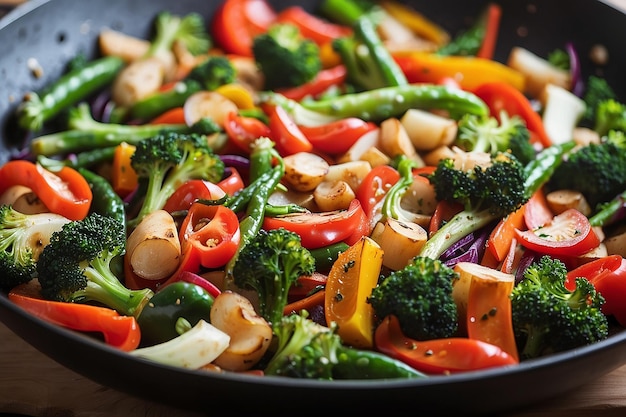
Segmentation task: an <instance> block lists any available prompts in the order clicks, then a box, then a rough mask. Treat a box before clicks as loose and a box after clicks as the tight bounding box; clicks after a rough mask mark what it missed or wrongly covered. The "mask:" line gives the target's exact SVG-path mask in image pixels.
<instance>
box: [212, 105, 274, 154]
mask: <svg viewBox="0 0 626 417" xmlns="http://www.w3.org/2000/svg"><path fill="white" fill-rule="evenodd" d="M224 131H225V132H226V134H227V135H228V138H229V139H230V141H231V142H232V143H233V144H234V145H235V146H236V147H237V148H238V149H240V150H241V151H243V152H244V153H246V154H250V146H251V145H252V143H253V142H254V141H255V140H256V139H257V138H259V137H262V136H266V137H269V136H271V134H272V131H271V130H270V127H269V126H268V125H266V124H265V123H263V122H262V121H260V120H259V119H257V118H255V117H248V116H240V115H238V114H237V113H235V112H230V113H228V115H227V116H226V120H225V121H224Z"/></svg>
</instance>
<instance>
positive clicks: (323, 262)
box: [310, 242, 350, 272]
mask: <svg viewBox="0 0 626 417" xmlns="http://www.w3.org/2000/svg"><path fill="white" fill-rule="evenodd" d="M349 247H350V246H349V245H348V244H347V243H345V242H337V243H333V244H332V245H328V246H324V247H321V248H317V249H311V250H310V252H311V255H312V256H313V258H315V268H316V269H317V270H318V271H319V272H327V271H330V269H331V268H332V266H333V264H334V263H335V261H336V260H337V258H338V257H339V254H340V253H341V252H345V251H346V250H347V249H348V248H349Z"/></svg>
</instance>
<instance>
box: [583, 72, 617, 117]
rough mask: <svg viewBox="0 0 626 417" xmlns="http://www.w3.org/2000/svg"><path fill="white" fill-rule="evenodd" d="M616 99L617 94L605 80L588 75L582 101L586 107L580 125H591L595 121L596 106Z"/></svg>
mask: <svg viewBox="0 0 626 417" xmlns="http://www.w3.org/2000/svg"><path fill="white" fill-rule="evenodd" d="M616 98H617V94H616V93H615V91H614V90H613V88H612V87H611V86H610V85H609V83H608V82H607V80H606V79H605V78H602V77H598V76H597V75H590V76H589V78H587V84H586V86H585V92H584V94H583V101H584V102H585V105H586V107H585V113H584V114H583V117H582V120H581V123H583V124H587V125H593V123H594V121H595V119H596V111H597V108H598V105H599V104H600V103H601V102H603V101H606V100H609V99H616Z"/></svg>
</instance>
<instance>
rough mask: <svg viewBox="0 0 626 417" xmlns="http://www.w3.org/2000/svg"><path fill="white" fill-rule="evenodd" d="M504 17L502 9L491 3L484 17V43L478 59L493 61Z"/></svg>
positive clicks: (479, 50) (478, 53)
mask: <svg viewBox="0 0 626 417" xmlns="http://www.w3.org/2000/svg"><path fill="white" fill-rule="evenodd" d="M501 16H502V8H501V7H500V5H498V4H496V3H489V4H488V5H487V10H486V11H485V15H484V17H483V18H484V28H485V29H484V30H485V34H484V36H483V43H482V44H481V45H480V48H479V49H478V52H476V56H477V57H478V58H486V59H493V54H494V52H495V49H496V43H497V41H498V29H499V28H500V18H501Z"/></svg>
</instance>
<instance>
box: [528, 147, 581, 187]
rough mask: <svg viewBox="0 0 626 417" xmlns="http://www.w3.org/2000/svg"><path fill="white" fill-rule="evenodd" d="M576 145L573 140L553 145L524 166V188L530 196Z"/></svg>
mask: <svg viewBox="0 0 626 417" xmlns="http://www.w3.org/2000/svg"><path fill="white" fill-rule="evenodd" d="M574 146H575V143H574V142H573V141H569V142H565V143H562V144H558V145H552V146H550V147H548V148H545V149H543V150H542V151H541V152H539V153H538V154H537V156H536V157H535V159H533V160H532V161H530V162H529V163H528V164H527V165H526V166H525V167H524V171H526V182H525V184H524V188H525V189H526V192H527V194H528V195H529V196H530V195H533V194H534V193H535V191H537V190H538V189H539V188H541V186H542V185H543V184H545V183H546V182H547V181H548V180H549V179H550V177H551V176H552V173H553V172H554V170H555V169H556V168H557V167H558V166H559V165H561V162H562V161H563V155H565V154H566V153H567V152H569V151H570V150H571V149H572V148H574Z"/></svg>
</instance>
